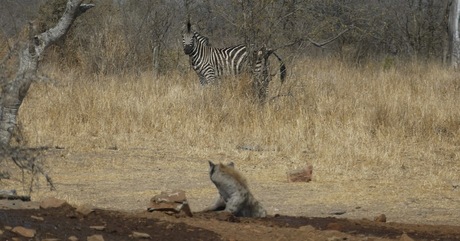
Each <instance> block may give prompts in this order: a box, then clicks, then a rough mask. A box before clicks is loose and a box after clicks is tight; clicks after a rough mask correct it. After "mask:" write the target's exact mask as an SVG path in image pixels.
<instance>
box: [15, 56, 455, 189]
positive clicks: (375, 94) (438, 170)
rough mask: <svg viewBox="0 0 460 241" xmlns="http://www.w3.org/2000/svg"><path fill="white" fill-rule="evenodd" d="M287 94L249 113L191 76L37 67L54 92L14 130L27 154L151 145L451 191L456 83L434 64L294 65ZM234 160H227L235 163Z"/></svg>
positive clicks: (41, 88)
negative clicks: (243, 150) (241, 149)
mask: <svg viewBox="0 0 460 241" xmlns="http://www.w3.org/2000/svg"><path fill="white" fill-rule="evenodd" d="M289 71H290V75H289V76H288V80H287V83H285V85H283V86H280V85H279V81H278V79H275V80H274V81H273V84H272V87H271V92H270V95H271V96H274V95H276V94H280V97H278V98H275V99H273V100H271V101H269V102H268V103H267V104H265V105H263V106H261V105H258V104H254V101H253V99H252V98H251V97H250V93H249V91H247V90H246V87H247V86H248V85H247V84H245V83H238V81H236V80H233V81H232V80H227V81H225V82H223V83H222V84H221V85H219V86H210V87H206V88H202V87H201V86H199V84H198V80H197V77H196V75H195V74H194V73H193V72H190V73H185V74H184V73H179V72H173V73H171V74H169V75H168V76H163V77H160V78H158V79H154V78H152V77H151V76H150V75H149V73H145V74H143V75H140V76H134V75H131V76H85V75H80V74H79V73H77V72H72V71H70V72H60V71H59V70H57V69H56V68H53V67H52V66H47V67H46V68H44V72H47V73H48V74H49V75H50V76H51V77H52V78H55V79H57V80H59V81H58V83H57V84H54V85H53V84H43V83H38V84H34V85H33V87H32V88H31V90H30V92H29V95H28V96H27V99H26V101H25V103H24V105H23V106H22V109H21V113H20V121H21V124H22V126H23V132H24V133H25V135H26V139H27V140H28V142H29V143H28V144H29V145H32V146H41V145H46V146H64V147H66V148H70V149H75V150H84V151H91V150H95V149H106V148H111V147H115V146H116V147H117V148H120V149H126V148H134V147H146V148H155V146H158V145H163V146H164V145H167V146H172V147H174V148H175V149H176V150H178V151H179V152H182V153H183V155H184V156H186V155H187V154H190V153H196V154H198V155H200V156H203V157H206V156H207V155H208V154H209V155H211V153H216V152H222V153H234V152H235V151H236V147H237V146H242V145H246V146H259V147H260V148H262V149H264V150H266V151H265V152H259V153H256V154H251V155H247V154H246V156H244V155H243V156H242V157H243V158H244V159H245V160H244V161H245V162H251V161H255V162H257V161H258V160H264V161H268V163H267V165H270V166H272V167H273V168H275V167H276V168H280V169H282V170H283V171H285V170H288V169H291V168H295V167H298V166H302V165H304V164H305V163H307V162H308V163H312V164H313V165H314V167H315V172H316V174H317V175H316V177H315V178H316V179H317V180H360V179H362V180H368V179H377V180H388V179H390V180H401V179H422V180H424V183H426V184H427V185H435V184H440V183H445V182H457V181H459V176H458V173H460V164H459V163H460V160H459V159H460V147H459V145H460V108H458V103H460V81H459V79H458V76H457V75H458V73H456V72H454V71H451V70H447V69H445V68H443V67H441V66H439V65H436V64H418V63H407V64H400V66H397V67H393V68H390V69H389V70H383V69H382V68H381V65H379V64H374V65H368V66H366V67H362V68H354V67H350V66H348V65H346V64H344V63H341V62H338V61H335V60H331V59H328V60H311V59H304V60H301V61H298V62H297V63H295V64H291V66H290V69H289ZM237 156H238V155H237Z"/></svg>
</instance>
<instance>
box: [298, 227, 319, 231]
mask: <svg viewBox="0 0 460 241" xmlns="http://www.w3.org/2000/svg"><path fill="white" fill-rule="evenodd" d="M299 230H301V231H306V232H313V231H315V230H316V229H315V228H314V227H313V226H311V225H305V226H300V227H299Z"/></svg>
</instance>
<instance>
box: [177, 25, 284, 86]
mask: <svg viewBox="0 0 460 241" xmlns="http://www.w3.org/2000/svg"><path fill="white" fill-rule="evenodd" d="M191 28H192V27H191V25H190V23H189V22H188V23H187V25H186V28H185V29H184V31H183V33H182V38H183V39H182V41H183V42H182V43H183V47H184V53H185V54H187V55H189V56H190V63H191V65H192V67H193V69H194V70H195V71H196V73H197V74H198V76H199V78H200V83H201V84H202V85H206V84H209V83H213V82H215V81H216V79H217V78H218V77H219V76H224V75H238V74H240V73H242V72H243V71H245V68H246V65H247V59H248V52H247V50H246V46H244V45H236V46H232V47H227V48H214V47H211V46H210V45H209V40H208V38H206V37H204V36H202V35H200V34H199V33H198V32H195V31H192V29H191ZM276 57H277V58H278V56H276ZM278 59H279V58H278ZM279 60H280V59H279ZM261 62H262V61H260V60H257V62H256V64H255V69H254V72H257V71H260V69H261V66H260V65H261ZM283 70H284V71H285V67H284V64H283ZM283 74H284V73H281V77H282V81H283V80H284V79H283V78H284V76H285V74H284V75H283Z"/></svg>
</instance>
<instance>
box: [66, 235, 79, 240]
mask: <svg viewBox="0 0 460 241" xmlns="http://www.w3.org/2000/svg"><path fill="white" fill-rule="evenodd" d="M68 240H69V241H78V238H77V237H75V236H70V237H69V238H68Z"/></svg>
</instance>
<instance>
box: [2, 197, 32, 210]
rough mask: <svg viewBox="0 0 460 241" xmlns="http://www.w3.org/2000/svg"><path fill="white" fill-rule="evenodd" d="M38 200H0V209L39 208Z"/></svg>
mask: <svg viewBox="0 0 460 241" xmlns="http://www.w3.org/2000/svg"><path fill="white" fill-rule="evenodd" d="M39 208H40V204H39V203H38V202H28V201H22V200H6V199H1V200H0V209H39Z"/></svg>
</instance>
